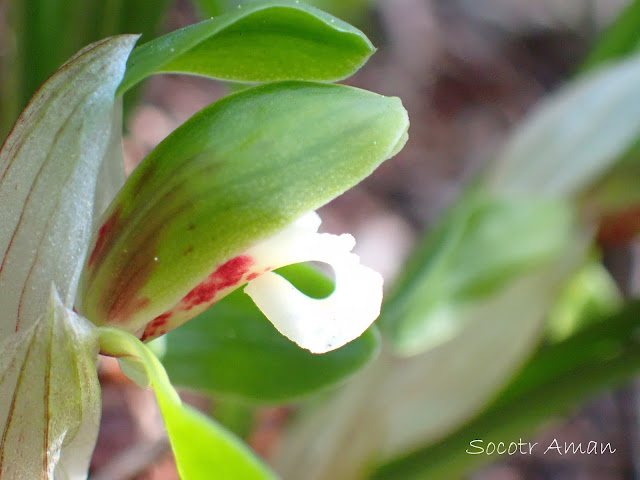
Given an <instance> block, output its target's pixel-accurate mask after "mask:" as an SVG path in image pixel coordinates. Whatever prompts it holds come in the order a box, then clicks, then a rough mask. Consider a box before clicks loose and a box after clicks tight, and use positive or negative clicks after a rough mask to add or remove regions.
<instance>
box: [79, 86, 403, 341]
mask: <svg viewBox="0 0 640 480" xmlns="http://www.w3.org/2000/svg"><path fill="white" fill-rule="evenodd" d="M408 125H409V122H408V118H407V113H406V111H405V110H404V108H403V107H402V104H401V102H400V100H399V99H397V98H387V97H383V96H380V95H376V94H374V93H371V92H367V91H363V90H358V89H355V88H351V87H346V86H342V85H330V84H317V83H306V82H283V83H273V84H268V85H264V86H260V87H255V88H251V89H247V90H244V91H242V92H240V93H237V94H235V95H231V96H228V97H226V98H224V99H222V100H220V101H218V102H217V103H215V104H213V105H211V106H210V107H208V108H206V109H204V110H202V111H201V112H200V113H198V114H196V115H195V116H193V117H192V118H191V119H190V120H189V121H187V122H186V123H185V124H184V125H183V126H182V127H180V128H179V129H178V130H176V131H175V132H174V133H173V134H172V135H170V136H169V137H168V138H167V139H165V140H164V141H163V142H162V143H161V144H160V145H159V146H158V147H157V148H156V149H155V150H154V151H153V152H151V154H150V155H149V156H148V157H147V158H146V159H145V160H144V161H143V163H142V164H141V165H140V166H139V167H138V168H137V169H136V170H135V172H134V173H133V174H132V175H131V177H130V178H129V179H128V181H127V183H126V184H125V186H124V188H123V189H122V190H121V191H120V193H119V194H118V196H117V197H116V199H115V200H114V202H113V203H112V204H111V206H110V207H109V209H108V210H107V212H106V213H105V216H104V217H103V221H102V222H101V223H102V226H101V227H100V229H99V231H98V232H97V234H96V235H94V239H93V243H92V246H91V247H90V253H89V258H88V262H87V264H86V267H85V271H84V272H83V277H82V279H81V287H80V296H81V305H80V307H81V309H82V311H83V312H84V314H85V315H86V316H87V317H88V318H89V319H91V320H92V321H94V322H95V323H97V324H106V323H114V324H118V325H120V326H121V327H124V328H126V329H127V330H128V331H137V329H139V328H141V327H143V326H144V325H145V324H146V323H147V322H149V321H150V320H151V319H153V318H154V317H156V316H158V315H160V314H163V313H164V312H165V311H167V310H168V309H170V308H171V307H173V306H174V305H175V304H176V303H177V302H178V301H179V300H180V299H182V298H183V297H184V296H185V295H186V294H187V293H189V292H190V291H191V289H193V288H194V287H195V286H196V285H198V284H199V283H200V282H201V281H203V280H204V279H205V278H206V277H207V276H208V275H209V274H210V273H211V272H213V271H214V269H215V268H216V267H217V266H220V265H221V264H223V263H224V262H225V261H228V260H229V259H231V258H233V257H234V256H236V255H238V254H240V253H241V252H242V251H243V250H244V249H246V248H247V247H249V246H251V245H252V244H254V243H255V242H257V241H258V240H261V239H264V238H266V237H268V236H270V235H273V234H275V233H276V232H278V231H279V230H281V229H282V228H283V227H285V226H286V225H288V224H290V223H291V222H292V221H294V220H296V219H297V218H299V217H301V216H302V215H303V214H305V213H307V212H309V211H312V210H315V209H317V208H318V207H320V206H322V205H324V204H325V203H327V202H328V201H329V200H331V199H333V198H334V197H336V196H338V195H340V194H341V193H343V192H344V191H345V190H347V189H348V188H351V187H352V186H353V185H355V184H356V183H358V182H359V181H361V180H362V179H363V178H364V177H366V176H367V175H369V174H370V173H371V172H372V171H373V170H374V169H375V168H376V167H377V166H378V165H379V164H380V163H381V162H383V161H384V160H386V159H388V158H389V157H391V156H392V155H393V154H394V153H396V152H397V151H398V150H399V148H400V147H401V146H402V145H403V144H404V142H405V141H406V132H407V129H408Z"/></svg>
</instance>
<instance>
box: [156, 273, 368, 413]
mask: <svg viewBox="0 0 640 480" xmlns="http://www.w3.org/2000/svg"><path fill="white" fill-rule="evenodd" d="M292 267H293V268H292ZM292 267H288V273H287V276H288V278H289V279H290V280H291V281H292V282H293V283H294V285H296V286H298V287H299V288H303V289H304V287H305V286H307V287H308V286H309V285H310V284H311V286H312V287H316V285H315V284H316V283H320V285H319V287H320V289H321V290H322V289H324V290H325V291H326V286H327V285H326V284H327V283H329V285H331V282H330V281H329V280H327V279H326V278H325V277H324V276H323V275H322V274H320V273H317V272H315V271H314V270H313V269H312V268H303V266H302V265H295V266H292ZM301 284H302V285H301ZM316 288H317V287H316ZM329 290H331V289H329ZM156 341H157V342H162V344H163V346H162V347H160V348H161V349H162V350H164V354H163V355H161V360H162V363H163V364H164V366H165V368H166V369H167V372H168V374H169V377H170V378H171V380H172V382H173V383H174V384H176V385H179V386H183V387H188V388H192V389H196V390H202V391H206V392H219V393H229V394H234V395H240V396H242V397H245V398H248V399H252V400H258V401H265V402H284V401H287V400H290V399H292V398H295V397H299V396H301V395H304V394H307V393H311V392H313V391H316V390H318V389H320V388H323V387H326V386H329V385H333V384H335V383H337V382H339V381H341V380H343V379H344V378H345V377H347V376H349V375H351V374H352V373H354V372H355V371H356V370H358V369H360V368H361V367H362V366H363V365H364V364H366V363H367V362H368V361H369V360H371V359H372V357H373V356H374V355H375V354H376V353H377V351H378V347H379V337H378V335H377V332H376V331H375V329H373V328H371V329H369V330H368V331H367V332H365V333H364V334H363V335H362V336H361V337H360V338H358V339H356V340H354V341H353V342H351V343H349V344H347V345H345V346H344V347H342V348H340V349H338V350H335V351H333V352H329V353H326V354H324V355H314V354H312V353H310V352H308V351H307V350H303V349H301V348H300V347H298V346H297V345H296V344H294V343H293V342H291V341H289V340H288V339H286V338H285V337H283V336H282V335H281V334H280V333H278V331H277V330H276V329H275V328H274V327H273V326H272V325H271V323H270V322H269V321H268V320H267V319H266V318H265V317H264V315H263V314H262V312H260V310H259V309H258V308H257V307H256V306H255V304H254V303H253V302H252V301H251V299H250V298H249V296H248V295H245V294H244V293H243V292H241V291H235V292H233V293H232V294H230V295H229V296H227V297H226V298H224V299H223V300H221V301H220V302H218V303H216V304H215V305H213V306H212V307H210V308H209V309H208V310H207V311H205V313H202V314H200V315H199V316H198V317H196V318H194V319H193V320H191V321H189V322H187V323H186V324H185V325H183V326H181V327H180V328H177V329H175V330H173V331H172V332H170V333H169V334H168V335H167V336H165V337H162V338H160V339H158V340H156Z"/></svg>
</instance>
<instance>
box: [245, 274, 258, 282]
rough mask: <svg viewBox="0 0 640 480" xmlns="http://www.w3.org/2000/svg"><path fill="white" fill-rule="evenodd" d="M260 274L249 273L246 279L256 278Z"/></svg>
mask: <svg viewBox="0 0 640 480" xmlns="http://www.w3.org/2000/svg"><path fill="white" fill-rule="evenodd" d="M260 275H261V274H260V273H252V274H251V275H249V276H248V277H247V280H248V281H251V280H254V279H256V278H258V277H259V276H260Z"/></svg>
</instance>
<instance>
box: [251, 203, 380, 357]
mask: <svg viewBox="0 0 640 480" xmlns="http://www.w3.org/2000/svg"><path fill="white" fill-rule="evenodd" d="M321 222H322V221H321V219H320V217H319V216H318V214H317V213H315V212H311V213H308V214H307V215H305V216H303V217H302V218H300V219H299V220H297V221H296V222H294V223H293V224H291V225H289V226H288V227H286V228H284V229H283V230H281V231H280V232H278V233H277V234H275V235H273V236H272V237H269V238H267V239H265V240H263V241H261V242H259V243H257V244H256V245H254V246H253V247H251V248H249V249H248V250H247V251H246V252H245V254H246V255H248V256H249V257H251V258H253V259H254V262H255V264H254V268H255V269H256V270H260V269H261V268H262V267H264V269H265V270H271V269H273V266H274V265H277V266H284V265H291V264H294V263H302V262H309V261H317V262H323V263H327V264H329V265H330V266H331V267H332V268H333V270H334V272H335V281H336V286H335V290H334V291H333V293H332V294H331V295H329V296H328V297H327V298H323V299H314V298H310V297H308V296H307V295H305V294H303V293H302V292H300V291H299V290H297V289H296V288H295V287H294V286H293V285H291V283H289V282H288V281H287V280H286V279H284V278H283V277H281V276H280V275H278V274H276V273H273V272H270V271H267V272H266V273H264V274H262V275H259V276H258V277H256V278H254V279H252V280H251V281H250V282H249V284H248V285H247V286H246V287H245V289H244V291H245V292H246V293H247V294H248V295H249V296H250V297H251V298H252V299H253V301H254V302H255V304H256V305H257V306H258V308H260V310H262V312H263V313H264V314H265V316H266V317H267V318H268V319H269V320H270V321H271V323H272V324H273V325H274V326H275V328H276V329H277V330H278V331H279V332H280V333H281V334H283V335H284V336H286V337H287V338H289V339H290V340H292V341H294V342H295V343H297V344H298V345H299V346H300V347H302V348H305V349H307V350H309V351H311V352H313V353H325V352H328V351H331V350H334V349H336V348H339V347H341V346H343V345H345V344H346V343H348V342H350V341H352V340H354V339H356V338H358V337H359V336H360V335H362V333H363V332H364V331H365V330H366V329H367V328H368V327H369V326H370V325H371V324H372V323H373V322H374V321H375V319H376V318H378V316H379V315H380V305H381V303H382V284H383V280H382V276H381V275H380V274H379V273H378V272H376V271H374V270H372V269H370V268H368V267H365V266H364V265H361V264H360V258H359V257H358V256H357V255H355V254H353V253H351V250H352V249H353V247H354V246H355V240H354V238H353V237H352V236H351V235H331V234H327V233H318V228H319V227H320V224H321Z"/></svg>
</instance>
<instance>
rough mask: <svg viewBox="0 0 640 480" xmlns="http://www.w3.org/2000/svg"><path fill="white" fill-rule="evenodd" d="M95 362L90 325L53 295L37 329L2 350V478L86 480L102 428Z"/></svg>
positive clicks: (7, 340)
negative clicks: (99, 430) (100, 425)
mask: <svg viewBox="0 0 640 480" xmlns="http://www.w3.org/2000/svg"><path fill="white" fill-rule="evenodd" d="M97 358H98V343H97V337H96V336H95V335H94V330H93V325H91V324H90V323H89V322H87V321H86V320H85V319H83V318H82V317H79V316H77V315H76V314H74V313H73V312H72V311H70V310H69V309H67V308H66V307H64V305H62V303H61V301H60V298H59V297H58V296H57V293H55V292H54V291H53V290H52V293H51V297H50V300H49V306H48V309H47V311H46V313H45V314H44V315H43V316H42V317H41V318H40V319H39V320H38V322H36V323H35V324H33V325H31V327H29V328H27V329H23V330H21V331H20V332H18V333H14V334H12V335H11V336H9V337H7V338H5V339H4V340H3V341H1V342H0V478H2V479H31V478H42V479H47V480H54V475H55V479H56V480H58V479H76V478H85V477H86V474H87V470H88V468H89V461H90V460H91V455H92V453H93V448H94V446H95V442H96V439H97V437H98V428H99V424H100V385H99V383H98V377H97V375H96V370H95V367H94V362H96V361H97ZM54 472H55V473H54Z"/></svg>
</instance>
